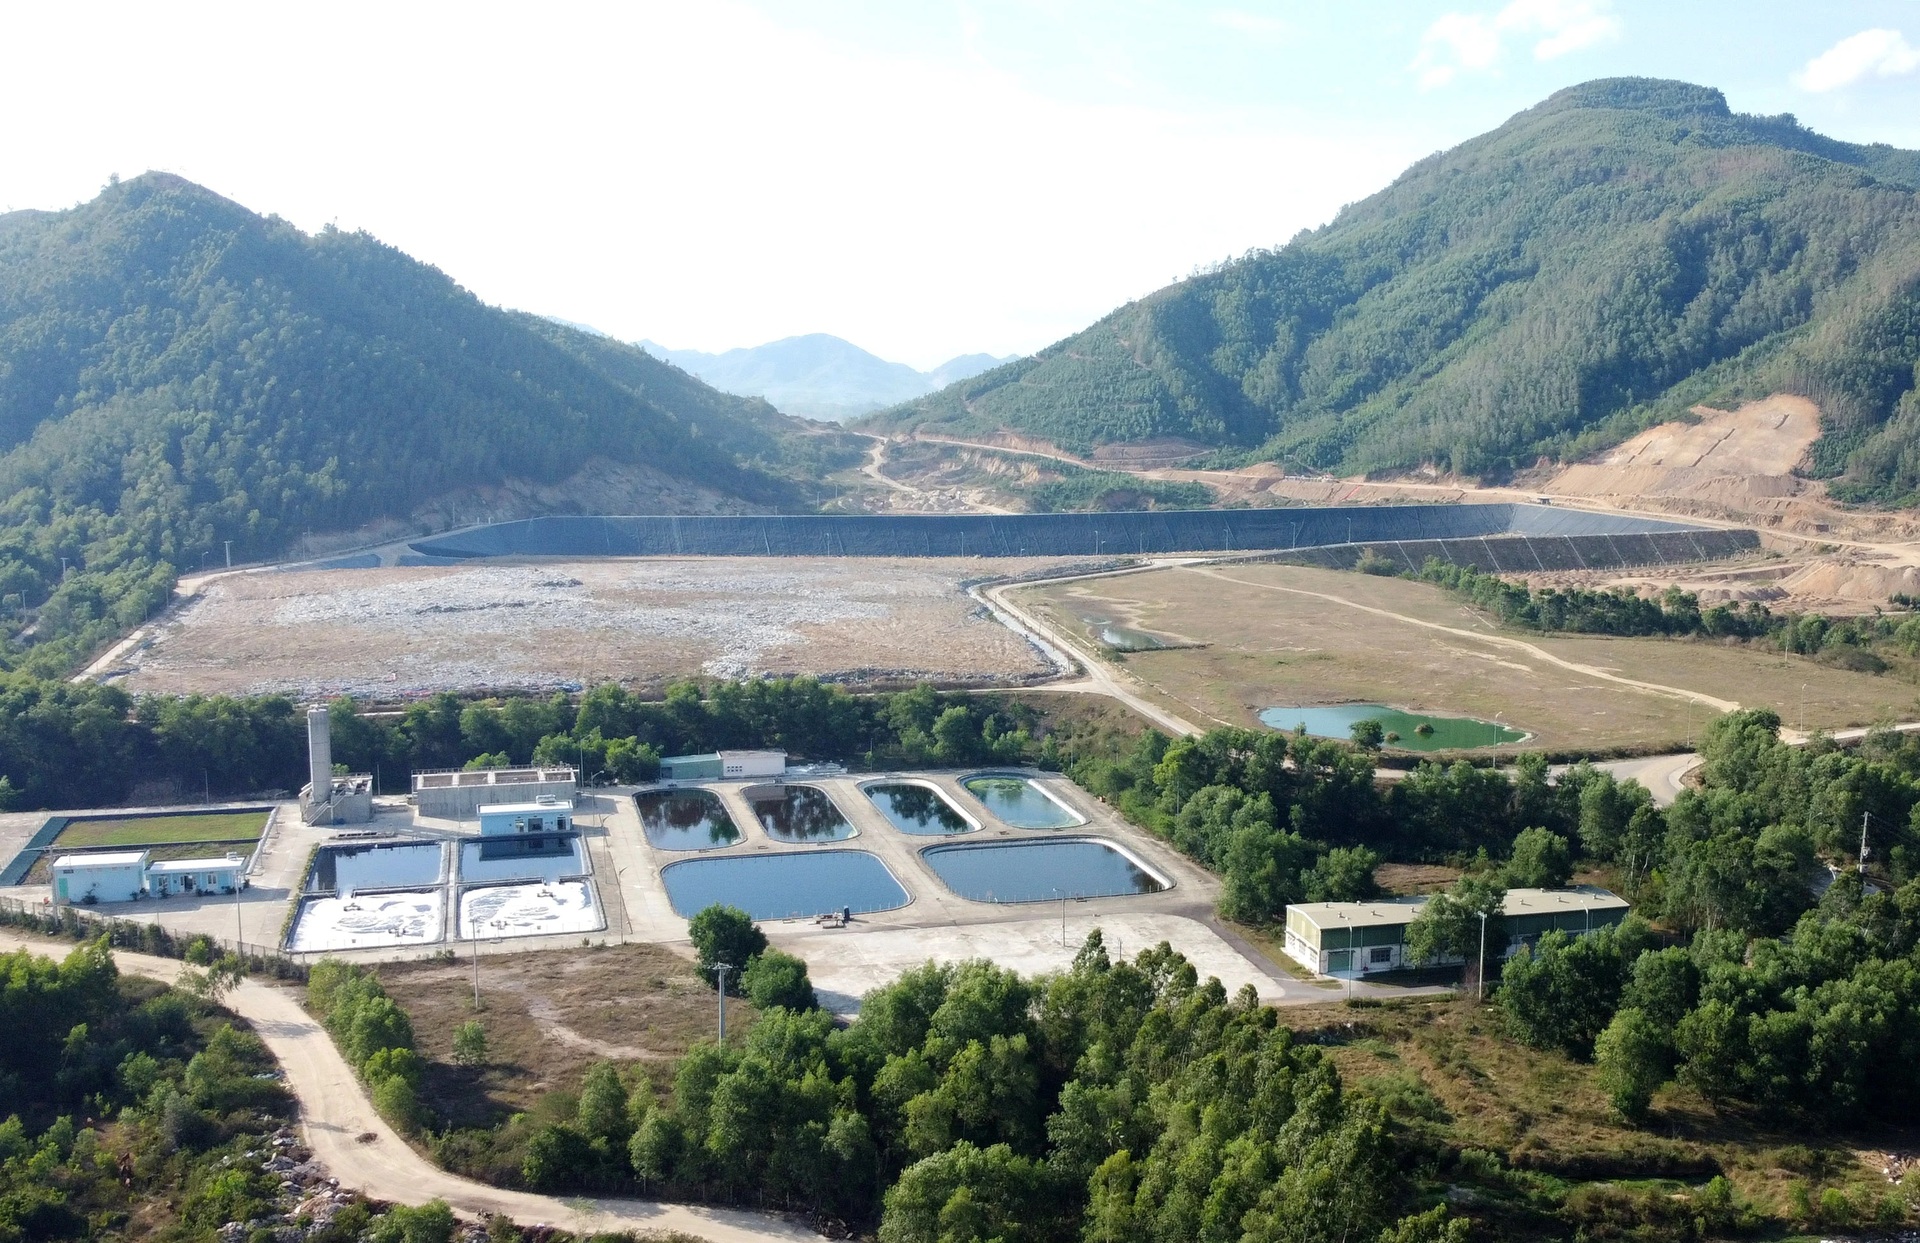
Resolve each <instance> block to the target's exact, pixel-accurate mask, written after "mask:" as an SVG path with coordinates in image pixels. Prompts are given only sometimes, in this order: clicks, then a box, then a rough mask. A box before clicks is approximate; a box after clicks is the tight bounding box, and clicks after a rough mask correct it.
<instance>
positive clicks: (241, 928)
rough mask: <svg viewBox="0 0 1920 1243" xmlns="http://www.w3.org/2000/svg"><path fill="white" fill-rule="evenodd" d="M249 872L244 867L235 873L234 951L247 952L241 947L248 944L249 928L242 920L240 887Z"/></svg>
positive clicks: (237, 952) (238, 952)
mask: <svg viewBox="0 0 1920 1243" xmlns="http://www.w3.org/2000/svg"><path fill="white" fill-rule="evenodd" d="M246 879H247V874H246V871H245V870H244V869H242V870H240V871H236V872H235V873H234V874H233V952H234V953H236V954H241V953H245V951H244V950H242V949H241V948H240V947H241V946H242V945H244V944H246V940H247V930H246V927H245V925H243V924H242V923H241V922H240V889H241V886H242V885H244V884H245V882H246Z"/></svg>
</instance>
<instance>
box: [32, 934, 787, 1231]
mask: <svg viewBox="0 0 1920 1243" xmlns="http://www.w3.org/2000/svg"><path fill="white" fill-rule="evenodd" d="M72 948H73V946H72V943H71V942H63V941H43V940H38V939H34V938H28V937H22V936H16V935H14V934H13V933H7V932H0V950H7V951H11V950H18V949H29V950H33V951H34V952H36V953H44V954H49V955H62V954H65V953H67V952H68V951H69V950H71V949H72ZM113 957H114V961H115V962H117V963H118V964H119V966H120V969H121V970H122V971H126V972H131V973H133V974H136V975H143V976H148V977H150V978H152V979H156V980H164V981H167V982H169V983H171V982H172V981H174V980H175V979H177V978H178V977H179V975H180V971H181V964H180V963H177V962H174V961H173V960H172V959H168V958H154V957H150V956H148V955H146V954H133V953H128V952H127V951H125V950H115V951H114V954H113ZM226 1005H227V1008H228V1009H230V1010H233V1011H234V1012H235V1013H236V1014H239V1015H240V1016H242V1017H243V1018H245V1019H246V1020H247V1021H248V1022H249V1023H251V1024H253V1029H254V1031H256V1032H258V1033H259V1035H260V1038H261V1039H262V1040H264V1041H266V1044H267V1048H268V1049H269V1050H271V1051H272V1053H273V1055H274V1057H275V1058H276V1059H278V1060H279V1063H280V1068H281V1070H282V1071H284V1072H285V1073H286V1077H287V1078H286V1083H287V1087H288V1089H289V1090H291V1091H292V1092H293V1094H294V1096H295V1097H297V1098H298V1099H299V1101H300V1117H301V1129H302V1130H303V1131H304V1132H305V1133H306V1138H307V1146H308V1147H309V1148H311V1149H312V1150H313V1155H314V1156H315V1157H316V1158H317V1159H318V1160H319V1162H320V1163H321V1164H322V1165H324V1166H325V1167H326V1168H327V1172H328V1173H329V1174H331V1175H332V1176H333V1177H335V1178H337V1179H339V1180H340V1184H341V1186H343V1187H350V1188H353V1189H356V1190H358V1191H360V1192H362V1193H363V1194H365V1195H367V1196H369V1197H371V1198H373V1199H376V1200H387V1201H392V1202H394V1203H400V1204H424V1203H426V1202H427V1201H428V1200H432V1199H435V1198H438V1199H442V1200H445V1201H446V1202H447V1203H448V1204H450V1205H452V1206H453V1209H454V1211H455V1212H457V1213H459V1214H461V1215H462V1216H464V1217H469V1218H484V1217H487V1216H489V1215H491V1214H494V1213H502V1214H505V1215H506V1216H508V1217H511V1218H513V1219H514V1220H515V1221H517V1222H519V1223H521V1224H522V1225H533V1224H536V1223H544V1224H546V1225H550V1226H558V1227H561V1228H564V1229H567V1230H571V1231H574V1232H576V1233H585V1232H595V1231H617V1230H656V1231H669V1230H678V1231H680V1232H682V1233H685V1234H690V1235H693V1236H695V1237H697V1238H702V1239H707V1240H710V1243H795V1241H799V1240H807V1241H813V1240H819V1239H820V1238H821V1236H819V1235H817V1234H814V1233H813V1232H812V1231H810V1230H806V1229H804V1228H802V1227H800V1226H798V1225H796V1224H794V1223H792V1222H789V1221H786V1220H784V1219H782V1218H778V1217H773V1216H770V1215H765V1214H760V1213H745V1212H733V1211H728V1210H723V1209H709V1208H700V1207H697V1206H693V1205H685V1204H664V1203H659V1202H656V1201H650V1200H616V1199H583V1200H561V1199H557V1198H555V1197H552V1196H541V1195H533V1194H530V1193H528V1192H520V1191H504V1190H502V1189H500V1188H498V1187H489V1186H487V1185H485V1184H484V1183H476V1182H473V1181H471V1180H469V1179H465V1178H459V1177H456V1176H455V1175H452V1174H449V1173H447V1172H446V1171H445V1170H442V1169H440V1168H439V1167H438V1166H435V1165H434V1164H433V1163H432V1162H430V1161H428V1160H427V1159H426V1158H425V1157H423V1156H421V1155H420V1154H419V1153H417V1152H415V1151H414V1150H413V1149H412V1148H411V1147H409V1146H408V1145H407V1143H406V1142H405V1141H404V1140H402V1139H401V1138H400V1137H399V1135H397V1134H395V1133H394V1130H393V1128H392V1127H390V1126H388V1125H387V1124H386V1122H385V1121H384V1120H382V1119H381V1117H380V1115H379V1114H377V1113H375V1112H374V1109H373V1104H372V1102H370V1101H369V1100H368V1099H367V1094H366V1091H365V1089H363V1088H362V1087H361V1085H360V1080H359V1079H358V1078H357V1077H355V1075H354V1073H353V1071H352V1069H351V1068H349V1067H348V1065H347V1063H346V1059H345V1058H343V1057H341V1056H340V1051H339V1050H338V1049H337V1048H335V1047H334V1043H333V1038H332V1037H331V1036H329V1035H327V1032H326V1029H324V1028H323V1027H321V1026H320V1024H319V1023H318V1022H317V1021H315V1019H314V1018H313V1016H312V1015H310V1014H308V1013H307V1012H306V1010H305V1009H304V1008H302V1006H301V1005H300V1000H299V998H298V996H297V995H296V994H295V993H294V992H293V991H292V990H290V989H286V988H279V987H275V986H272V985H267V984H261V983H259V982H257V981H254V980H247V981H244V982H243V983H242V984H241V985H240V986H239V987H238V988H236V989H234V990H233V991H232V992H231V993H229V994H227V997H226Z"/></svg>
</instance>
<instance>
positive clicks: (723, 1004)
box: [711, 962, 733, 1049]
mask: <svg viewBox="0 0 1920 1243" xmlns="http://www.w3.org/2000/svg"><path fill="white" fill-rule="evenodd" d="M711 969H712V970H713V971H716V972H718V973H719V975H720V1047H721V1048H723V1049H724V1048H726V1047H727V972H729V971H731V970H733V964H732V963H730V962H717V963H715V964H713V967H712V968H711Z"/></svg>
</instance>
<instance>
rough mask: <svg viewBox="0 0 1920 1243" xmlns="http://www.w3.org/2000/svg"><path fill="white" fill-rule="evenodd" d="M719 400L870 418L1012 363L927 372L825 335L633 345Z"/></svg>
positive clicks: (972, 357) (971, 362) (965, 362)
mask: <svg viewBox="0 0 1920 1243" xmlns="http://www.w3.org/2000/svg"><path fill="white" fill-rule="evenodd" d="M636 344H638V345H639V346H640V348H641V349H643V350H646V351H647V352H648V353H650V354H652V355H653V356H654V357H656V358H660V359H663V360H665V361H667V362H670V363H672V364H673V365H674V366H676V367H679V368H681V369H682V370H684V371H687V372H688V373H690V374H692V375H696V376H698V377H700V379H701V380H703V381H705V382H706V383H708V384H711V385H713V387H715V388H717V389H719V390H720V391H721V392H724V393H734V394H737V395H738V396H741V397H764V398H765V399H766V400H767V401H768V402H770V403H772V404H773V405H774V406H776V407H778V408H779V409H780V410H782V411H784V412H786V413H787V414H797V415H802V416H805V417H807V418H813V419H829V420H833V421H835V422H838V421H841V420H844V419H850V418H854V417H857V416H859V415H863V414H870V413H872V412H873V411H875V410H880V409H884V408H885V407H887V406H891V405H893V404H895V403H897V402H902V401H906V400H908V399H910V398H914V397H919V396H921V395H923V394H925V393H930V392H933V391H934V390H935V389H938V388H943V387H945V386H946V385H948V384H952V383H954V382H956V381H959V380H965V379H967V378H969V377H971V376H975V375H978V374H979V373H980V372H982V371H985V370H987V369H989V368H991V367H997V366H999V365H1000V364H1002V363H1005V362H1009V361H1011V359H1010V358H995V357H993V356H992V355H991V354H962V355H961V356H960V357H958V358H953V359H949V360H948V361H946V362H944V363H942V364H940V366H938V367H936V368H934V369H933V370H932V371H924V372H923V371H915V370H914V369H913V368H912V367H909V366H907V365H906V364H905V363H896V362H889V361H887V360H886V359H884V358H881V357H879V356H878V355H876V354H870V353H868V352H867V351H866V350H863V349H861V348H860V347H859V346H857V345H855V344H853V343H852V342H850V341H845V340H842V339H841V338H839V337H835V336H830V335H828V334H827V333H824V332H815V333H808V334H806V335H804V336H798V337H786V338H783V339H782V340H779V341H769V342H768V343H767V344H765V345H756V346H750V347H746V348H742V349H733V350H727V351H726V352H725V353H721V354H709V353H705V352H702V351H700V350H673V349H668V348H667V347H666V346H663V345H659V344H657V343H655V342H653V341H640V342H637V343H636Z"/></svg>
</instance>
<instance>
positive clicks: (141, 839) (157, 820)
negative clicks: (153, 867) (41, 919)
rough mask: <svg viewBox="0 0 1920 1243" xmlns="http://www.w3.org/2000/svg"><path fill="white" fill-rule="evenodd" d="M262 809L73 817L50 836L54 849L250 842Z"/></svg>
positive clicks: (263, 820) (261, 825)
mask: <svg viewBox="0 0 1920 1243" xmlns="http://www.w3.org/2000/svg"><path fill="white" fill-rule="evenodd" d="M266 828H267V813H266V812H265V811H206V812H193V811H190V812H185V813H182V814H181V815H178V816H124V817H115V818H112V819H103V820H75V821H74V822H73V823H71V824H69V825H68V826H67V827H66V828H65V829H62V830H61V831H60V836H58V837H56V838H54V839H53V845H54V849H56V850H59V849H66V850H77V849H82V848H86V847H93V846H159V845H169V844H174V843H182V842H251V841H258V840H259V838H260V834H262V833H263V832H265V831H266Z"/></svg>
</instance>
